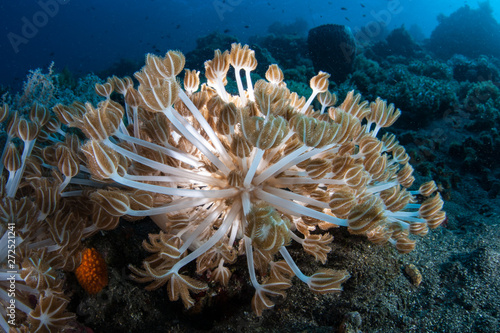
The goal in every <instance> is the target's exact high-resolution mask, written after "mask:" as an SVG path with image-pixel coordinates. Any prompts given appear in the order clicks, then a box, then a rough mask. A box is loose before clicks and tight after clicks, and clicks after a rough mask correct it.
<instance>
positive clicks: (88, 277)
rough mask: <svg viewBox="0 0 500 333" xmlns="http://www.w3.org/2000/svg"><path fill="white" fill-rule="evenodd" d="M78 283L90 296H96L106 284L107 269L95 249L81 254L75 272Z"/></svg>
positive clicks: (86, 250)
mask: <svg viewBox="0 0 500 333" xmlns="http://www.w3.org/2000/svg"><path fill="white" fill-rule="evenodd" d="M75 275H76V278H77V279H78V283H80V285H81V286H82V287H83V289H85V291H86V292H87V293H89V294H91V295H93V294H97V293H98V292H99V291H101V290H102V288H104V287H105V286H106V285H107V284H108V268H107V267H106V262H105V261H104V258H103V257H102V256H101V254H100V253H99V252H97V250H96V249H94V248H91V249H85V250H83V252H82V263H81V264H80V266H78V268H77V269H76V270H75Z"/></svg>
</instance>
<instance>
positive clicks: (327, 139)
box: [2, 44, 445, 315]
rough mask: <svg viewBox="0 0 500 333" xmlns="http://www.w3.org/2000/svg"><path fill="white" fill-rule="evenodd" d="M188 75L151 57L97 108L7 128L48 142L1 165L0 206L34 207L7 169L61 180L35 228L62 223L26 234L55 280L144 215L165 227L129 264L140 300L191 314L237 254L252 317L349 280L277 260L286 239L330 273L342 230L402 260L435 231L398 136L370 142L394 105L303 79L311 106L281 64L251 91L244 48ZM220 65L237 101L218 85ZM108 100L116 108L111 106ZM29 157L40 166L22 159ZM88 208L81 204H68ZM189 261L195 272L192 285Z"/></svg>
mask: <svg viewBox="0 0 500 333" xmlns="http://www.w3.org/2000/svg"><path fill="white" fill-rule="evenodd" d="M184 63H185V58H184V56H183V54H182V53H180V52H178V51H169V52H167V53H166V55H165V56H164V57H159V56H156V55H152V54H148V55H147V56H146V65H145V66H144V67H143V68H142V69H141V71H139V72H137V73H135V78H136V79H137V81H139V85H138V86H137V88H135V87H134V82H133V80H132V79H131V78H129V77H126V78H123V79H120V78H117V77H112V78H110V79H108V82H107V83H104V84H97V85H96V92H97V94H99V95H100V96H102V97H103V98H104V100H103V101H102V102H100V103H99V104H98V105H97V106H93V105H92V104H90V103H86V104H82V103H80V102H74V103H73V104H71V105H61V104H58V105H56V106H55V107H53V112H54V113H55V115H56V117H57V118H55V117H54V116H51V117H49V116H48V117H47V119H48V120H47V121H46V122H45V124H46V125H40V124H38V123H37V122H36V121H35V120H32V121H31V122H29V121H26V120H19V119H18V120H14V122H15V121H17V122H18V123H19V125H17V127H20V128H21V127H23V126H24V127H23V128H30V127H29V126H38V127H42V126H43V129H42V130H41V131H40V133H41V134H40V137H43V140H44V141H45V142H49V143H46V146H45V147H44V148H43V149H42V148H40V147H37V146H36V145H35V146H34V142H33V141H34V140H35V138H36V135H32V136H31V135H24V136H23V137H22V139H23V141H25V148H24V149H23V154H22V156H19V153H17V155H16V153H8V154H10V155H9V156H11V155H12V156H14V157H16V156H17V157H16V158H10V160H15V162H11V163H10V164H9V167H8V168H7V169H8V171H9V172H11V170H14V171H12V172H13V174H12V176H9V179H8V180H7V181H6V185H5V189H4V190H3V191H4V192H5V193H7V194H6V195H5V197H6V198H7V197H8V198H11V199H4V202H14V201H15V202H19V201H20V200H24V201H29V199H27V197H26V196H23V195H25V194H26V193H30V192H29V191H28V190H24V191H23V192H22V193H17V195H16V191H17V188H18V184H19V182H20V181H21V180H20V179H19V178H21V177H22V175H19V174H18V172H17V171H15V170H23V168H25V167H26V165H28V168H27V169H26V170H27V175H25V176H24V182H27V179H32V178H34V176H33V175H32V174H33V173H34V171H33V168H34V167H33V164H34V165H35V166H36V167H37V168H38V169H44V170H45V169H48V170H50V173H47V172H46V170H45V172H44V174H43V177H42V179H46V180H47V179H55V181H54V183H53V184H50V185H49V184H45V185H44V187H43V188H45V187H47V188H50V191H48V190H47V191H48V193H51V195H52V196H50V195H49V194H47V195H45V196H44V198H45V201H43V200H42V199H40V200H41V201H40V200H39V201H40V202H37V203H36V207H38V210H39V213H38V215H37V216H38V217H37V219H36V220H37V221H45V220H46V219H47V220H49V221H56V222H57V223H56V224H57V226H59V227H57V226H56V225H55V224H54V223H55V222H51V223H52V224H50V225H53V224H54V226H53V227H52V229H53V230H54V232H51V235H52V237H48V236H44V237H41V236H39V237H38V238H42V239H44V240H43V241H42V240H38V238H34V239H33V240H30V239H29V237H32V236H30V235H28V234H27V235H25V236H23V237H26V239H27V240H29V241H31V242H35V241H37V242H38V243H39V244H40V245H44V246H45V250H44V251H45V252H43V253H41V255H45V256H48V255H51V256H53V255H54V253H59V254H60V257H61V258H60V259H58V260H55V259H53V260H51V261H49V263H53V264H54V265H56V268H62V269H66V270H69V271H71V270H74V268H75V267H76V266H77V263H79V261H80V257H79V256H78V255H77V253H80V252H76V251H75V249H76V248H77V247H78V246H79V245H78V244H79V240H80V239H82V238H85V237H88V236H90V235H91V234H93V233H95V232H97V231H98V230H109V229H113V228H115V227H116V225H117V223H118V221H119V218H120V217H124V218H126V219H129V220H139V219H142V218H143V217H145V216H149V217H151V219H152V220H153V221H155V223H156V224H157V225H158V226H159V227H160V228H161V231H160V232H159V233H158V234H150V235H149V239H148V240H147V241H144V243H143V247H144V249H145V250H147V251H148V252H150V253H151V256H149V257H148V258H146V259H145V260H144V262H143V265H142V267H134V266H130V269H131V271H132V277H133V279H134V280H136V281H139V282H144V283H149V284H148V285H147V287H146V288H147V289H155V288H159V287H161V286H163V285H166V287H167V288H166V289H167V292H168V296H169V298H170V300H172V301H175V300H178V299H179V298H180V299H181V300H182V302H183V303H184V305H185V307H186V308H189V307H191V306H193V304H194V303H195V301H194V299H193V298H192V294H197V293H200V292H202V291H205V290H206V289H207V288H208V285H207V283H206V282H205V281H206V280H205V281H203V279H198V278H196V276H200V275H203V274H205V273H206V274H205V275H206V276H207V277H209V278H210V280H211V281H213V282H216V283H220V284H221V285H224V286H227V285H228V284H230V283H231V270H230V269H229V268H228V266H229V265H231V264H233V263H234V262H235V261H236V260H237V258H238V256H241V255H244V256H245V257H246V262H247V264H248V272H249V276H250V281H251V283H252V285H253V286H254V288H255V296H254V297H253V300H252V308H253V310H254V312H255V313H256V314H257V315H261V314H262V312H263V310H265V309H269V308H271V307H273V306H274V303H273V301H272V300H271V299H270V297H273V296H284V295H285V290H286V289H287V288H289V287H291V285H292V282H291V281H292V278H293V277H294V276H297V277H298V278H299V279H300V280H301V281H303V282H304V283H306V284H307V285H308V286H309V288H310V289H311V290H312V291H313V292H315V293H328V292H336V291H340V290H341V289H342V283H343V282H345V281H346V280H347V279H348V278H349V273H348V272H346V271H335V270H332V269H326V268H324V269H320V270H319V271H317V272H315V273H314V274H312V275H306V274H304V273H303V272H302V271H301V269H300V268H299V267H298V265H297V264H296V263H295V262H294V259H293V258H292V255H291V254H290V253H289V252H288V250H287V247H288V246H289V245H291V244H292V242H295V243H298V244H300V246H302V248H303V249H304V251H305V252H307V253H308V254H310V255H311V256H312V257H313V258H314V259H315V260H318V261H320V262H322V263H323V264H324V263H325V262H326V260H327V256H328V253H329V252H330V251H331V248H330V243H331V242H332V241H333V236H332V235H331V234H330V233H328V229H330V228H332V227H338V226H341V227H347V228H348V230H349V232H350V233H352V234H357V235H365V236H366V237H367V238H368V239H369V240H370V241H372V242H374V243H377V244H383V243H390V244H392V245H394V246H395V247H396V249H397V250H398V251H399V252H402V253H407V252H410V251H411V250H413V249H414V247H415V241H414V240H413V239H412V238H410V234H413V235H421V236H422V235H425V234H427V232H428V229H429V228H436V227H437V226H438V225H439V224H440V223H441V222H442V221H443V220H444V219H445V213H444V212H443V211H442V210H441V209H442V206H443V202H442V200H441V197H440V195H439V193H437V192H436V190H437V186H436V185H435V183H434V182H432V181H431V182H427V183H425V184H423V185H422V186H420V188H419V189H417V190H413V191H411V190H408V188H409V187H411V186H412V184H413V182H414V178H413V176H412V173H413V169H412V167H411V166H410V164H409V163H408V161H409V157H408V155H407V154H406V152H405V149H404V148H403V147H402V146H401V145H399V143H398V141H397V140H396V138H395V136H394V135H392V134H388V133H386V134H384V135H383V136H382V137H381V138H380V139H379V138H377V135H378V133H379V131H380V130H381V129H382V128H385V127H388V126H390V125H392V124H393V123H394V121H396V119H397V118H398V117H399V115H400V111H399V110H398V109H395V108H394V106H393V105H392V104H391V105H387V103H386V102H385V101H383V100H381V99H377V100H376V101H375V102H373V103H371V104H370V103H368V102H366V101H362V99H361V96H360V95H356V94H354V93H353V92H350V93H349V94H348V95H347V97H346V99H345V100H344V101H343V102H342V103H340V104H339V105H337V106H335V105H336V104H337V103H336V101H337V97H336V96H335V94H332V93H331V92H329V91H328V85H329V81H328V79H329V77H330V75H329V74H327V73H324V72H320V73H319V74H318V75H316V76H315V77H313V78H312V79H311V81H310V86H311V88H312V91H313V92H312V94H311V96H309V98H308V99H307V100H306V98H305V97H300V96H298V95H297V94H296V93H293V92H290V90H289V89H288V88H287V86H286V83H285V82H284V81H283V79H284V78H283V73H282V71H281V70H280V69H279V68H278V66H277V65H271V66H270V67H269V69H268V70H267V72H266V80H259V81H257V82H256V83H255V84H253V83H252V80H251V76H250V73H251V71H252V70H254V69H255V68H256V67H257V61H256V59H255V55H254V52H253V51H252V50H250V49H249V47H248V46H247V45H245V46H241V45H240V44H233V45H232V48H231V51H230V52H228V51H225V52H220V51H219V50H216V51H215V56H214V58H213V59H212V60H210V61H207V62H206V63H205V77H206V84H202V85H201V88H200V77H199V75H200V73H199V72H198V71H196V70H187V69H186V70H185V73H184V79H183V82H182V83H181V81H180V79H179V78H178V75H180V73H181V71H182V70H183V68H184ZM230 66H232V67H233V69H234V74H235V81H236V84H237V89H238V92H237V94H234V95H233V94H231V93H230V92H228V91H227V90H226V87H225V85H226V83H227V78H226V75H227V73H228V70H229V68H230ZM242 70H243V72H244V78H242V77H241V76H242V75H241V74H242ZM114 92H116V93H118V94H120V95H122V97H123V98H120V100H123V103H118V102H116V101H115V100H113V99H112V98H111V97H112V94H114ZM315 99H317V101H318V102H319V104H320V105H321V107H320V109H319V110H315V109H314V106H313V101H314V100H315ZM16 119H17V118H16ZM21 121H25V122H26V124H24V125H22V126H21ZM30 124H38V125H30ZM11 127H12V126H11ZM38 127H37V128H36V129H37V130H40V128H38ZM69 127H73V128H77V129H79V130H80V131H81V133H83V135H85V136H86V138H87V139H86V141H85V142H84V143H82V142H80V140H79V138H78V137H77V135H75V134H70V133H74V132H75V131H78V130H76V129H72V130H71V131H68V128H69ZM19 132H20V133H21V131H19ZM30 133H32V132H31V130H30ZM12 135H14V132H12ZM61 138H62V139H61ZM30 140H31V141H30ZM9 142H11V139H9ZM50 143H53V144H52V145H51V144H50ZM33 146H34V147H35V148H33ZM9 149H10V148H9ZM12 149H14V150H15V147H14V148H12ZM25 150H27V153H26V154H27V155H30V153H31V152H32V153H33V155H35V156H38V158H37V159H34V162H33V161H30V162H29V163H28V162H26V161H29V160H27V159H26V156H24V155H25V153H24V151H25ZM8 154H7V155H8ZM40 159H43V161H44V163H43V164H42V163H40V162H39V160H40ZM32 160H33V159H32ZM37 163H38V164H37ZM12 164H16V168H14V167H13V166H12ZM38 173H39V174H40V173H41V172H38ZM51 177H52V178H51ZM21 183H22V182H21ZM4 192H2V193H4ZM50 198H52V199H51V200H49V199H50ZM89 199H90V200H89ZM16 200H17V201H16ZM82 200H83V201H84V202H87V203H89V204H88V205H81V204H80V205H75V202H82ZM24 201H23V202H24ZM49 203H51V204H49ZM33 205H34V204H33ZM82 206H83V207H82ZM60 211H62V212H65V213H69V214H72V215H71V216H72V217H73V218H74V219H76V220H77V222H78V221H79V222H78V223H77V225H78V228H76V229H74V228H72V229H68V228H66V227H65V226H66V225H67V224H65V220H66V219H65V218H64V216H59V215H60V214H57V212H60ZM61 230H63V231H64V232H61ZM70 230H71V231H70ZM58 231H59V233H58ZM65 232H67V234H66V233H65ZM39 233H40V234H41V233H42V232H41V231H40V232H39ZM54 235H59V237H55V236H54ZM73 235H76V236H73ZM63 236H64V237H66V238H64V239H65V240H64V241H57V242H56V241H55V240H54V239H56V240H59V239H62V238H63ZM26 239H24V240H23V242H22V243H26ZM70 240H71V241H70ZM191 262H195V263H196V272H195V275H193V274H191V275H189V273H187V272H188V271H189V269H187V268H186V265H188V264H189V263H191Z"/></svg>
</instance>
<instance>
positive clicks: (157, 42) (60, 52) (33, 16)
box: [0, 0, 500, 85]
mask: <svg viewBox="0 0 500 333" xmlns="http://www.w3.org/2000/svg"><path fill="white" fill-rule="evenodd" d="M464 4H468V5H470V6H471V7H472V8H476V7H477V5H478V2H477V1H456V0H446V1H445V0H442V1H429V0H424V1H420V0H419V1H417V0H414V1H412V0H406V1H405V0H391V1H387V0H385V1H384V0H372V1H369V0H363V1H351V0H331V1H318V0H313V1H308V2H306V1H302V0H296V1H276V0H267V1H260V0H259V1H249V0H209V1H202V0H191V1H183V0H173V1H161V0H141V1H138V0H129V1H115V0H108V1H98V0H87V1H76V0H70V1H64V0H39V1H7V0H3V1H2V2H1V3H0V25H1V34H2V37H1V38H0V50H1V53H0V57H1V61H0V84H2V85H7V84H14V85H16V84H17V85H19V84H20V82H22V81H23V80H24V78H25V76H26V73H27V71H28V70H29V69H35V68H38V67H42V68H46V67H48V65H49V64H50V62H51V61H54V62H55V66H56V67H55V68H56V69H62V68H64V67H68V68H69V69H70V70H71V71H72V72H75V73H77V74H85V73H87V72H91V71H94V72H98V71H101V70H103V69H105V68H107V67H109V66H110V65H112V64H113V63H115V62H116V61H118V60H119V59H121V58H128V59H140V58H141V57H143V55H144V54H145V53H147V52H156V53H164V52H165V51H167V50H169V49H180V50H181V51H183V52H187V51H190V50H192V49H193V48H194V47H195V45H196V39H197V38H198V37H201V36H204V35H207V34H209V33H210V32H212V31H219V32H225V33H227V34H231V35H234V36H236V37H237V38H238V39H239V40H240V41H242V42H246V41H248V38H249V37H251V36H253V35H263V34H266V33H267V32H268V27H269V26H270V25H271V24H273V23H276V22H279V23H282V24H289V23H291V22H294V21H295V20H297V19H300V20H303V21H305V22H306V24H307V27H308V28H313V27H315V26H318V25H321V24H325V23H337V24H344V25H348V26H350V27H351V29H352V30H353V31H354V32H356V31H359V29H360V28H362V27H363V26H366V25H370V24H371V25H372V27H375V29H376V28H377V27H376V25H377V24H381V23H387V29H388V30H389V31H390V30H392V29H394V28H397V27H399V26H401V25H402V24H404V25H405V26H406V27H407V28H409V27H411V26H412V25H414V24H416V25H418V27H419V28H420V30H421V31H422V32H423V34H424V35H425V36H429V34H430V33H431V31H432V30H433V29H434V27H435V26H436V25H437V19H436V17H437V15H438V14H440V13H443V14H445V15H449V14H450V13H452V12H454V11H455V10H457V9H458V8H459V7H461V6H463V5H464ZM491 6H492V7H493V10H494V11H493V16H494V17H495V18H496V19H497V21H500V1H491ZM303 32H304V33H307V31H303ZM228 47H229V45H228ZM158 50H159V51H160V52H157V51H158Z"/></svg>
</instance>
